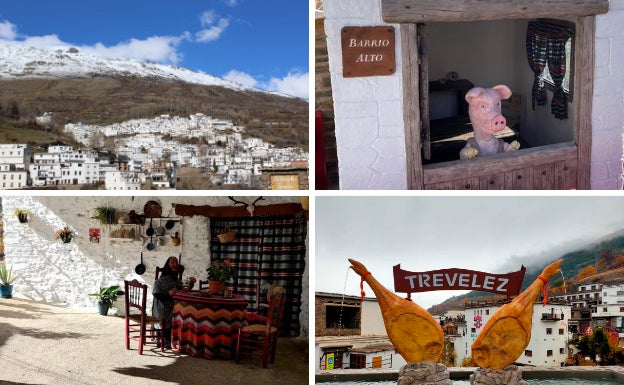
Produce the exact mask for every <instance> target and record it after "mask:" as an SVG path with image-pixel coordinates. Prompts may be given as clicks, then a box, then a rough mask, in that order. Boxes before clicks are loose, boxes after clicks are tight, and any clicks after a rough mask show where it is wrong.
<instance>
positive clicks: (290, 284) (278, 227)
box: [210, 217, 307, 336]
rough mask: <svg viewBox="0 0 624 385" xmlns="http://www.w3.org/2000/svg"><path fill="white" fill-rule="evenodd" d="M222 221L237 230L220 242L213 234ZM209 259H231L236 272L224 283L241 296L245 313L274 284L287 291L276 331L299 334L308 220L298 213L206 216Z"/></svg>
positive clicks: (220, 228)
mask: <svg viewBox="0 0 624 385" xmlns="http://www.w3.org/2000/svg"><path fill="white" fill-rule="evenodd" d="M227 226H229V227H230V229H231V230H234V231H236V232H237V237H236V240H235V241H234V242H231V243H226V244H222V243H220V242H219V240H218V238H217V234H219V233H220V232H222V231H223V230H224V229H225V228H226V227H227ZM210 227H211V246H210V251H211V260H212V261H222V260H224V259H227V258H229V259H230V260H232V261H233V264H234V267H235V269H236V271H237V276H236V278H235V279H234V280H233V282H228V283H227V286H226V287H227V288H228V289H231V290H233V291H234V292H235V293H237V294H240V295H243V296H244V297H245V298H246V299H247V301H248V302H249V307H248V310H249V311H250V312H257V311H258V303H263V302H266V293H267V289H268V287H269V286H270V285H271V284H278V285H281V286H283V287H284V289H285V290H286V302H285V305H284V312H283V315H282V324H281V327H280V334H281V335H287V336H298V335H299V331H300V326H301V325H300V324H299V313H300V312H301V294H302V290H303V273H304V270H305V255H306V246H305V239H306V233H307V222H306V221H305V219H304V218H300V217H262V218H249V219H247V218H232V219H220V218H214V219H211V224H210Z"/></svg>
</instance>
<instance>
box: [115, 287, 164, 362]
mask: <svg viewBox="0 0 624 385" xmlns="http://www.w3.org/2000/svg"><path fill="white" fill-rule="evenodd" d="M124 288H125V293H126V349H130V340H134V341H137V342H138V343H139V354H143V346H144V345H147V344H153V343H159V344H160V345H159V346H160V351H161V352H162V351H164V346H165V341H164V340H165V336H164V335H163V333H162V331H161V330H160V329H156V328H155V326H156V324H157V323H160V322H161V319H160V318H158V317H153V316H149V315H147V285H146V284H144V283H141V282H139V281H137V280H136V279H135V280H132V281H124ZM147 332H150V333H155V335H156V336H158V337H157V338H156V341H155V342H152V341H151V340H150V341H149V342H148V340H147V338H146V335H147Z"/></svg>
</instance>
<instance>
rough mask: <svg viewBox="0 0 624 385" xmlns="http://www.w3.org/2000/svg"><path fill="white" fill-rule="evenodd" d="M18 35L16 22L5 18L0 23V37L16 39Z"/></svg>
mask: <svg viewBox="0 0 624 385" xmlns="http://www.w3.org/2000/svg"><path fill="white" fill-rule="evenodd" d="M16 37H17V28H16V27H15V24H13V23H11V22H9V21H7V20H5V21H3V22H1V23H0V39H5V40H15V38H16Z"/></svg>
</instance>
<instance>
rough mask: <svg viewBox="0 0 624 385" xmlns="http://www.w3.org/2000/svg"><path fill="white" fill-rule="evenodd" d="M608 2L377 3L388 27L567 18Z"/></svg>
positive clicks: (592, 11) (453, 0)
mask: <svg viewBox="0 0 624 385" xmlns="http://www.w3.org/2000/svg"><path fill="white" fill-rule="evenodd" d="M608 10H609V1H608V0H437V1H414V0H381V15H382V18H383V20H384V21H385V22H388V23H424V22H432V21H436V22H437V21H474V20H493V19H528V18H542V17H543V18H547V17H551V18H557V19H561V18H571V17H580V16H592V15H597V14H601V13H607V11H608Z"/></svg>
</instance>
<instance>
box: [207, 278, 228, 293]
mask: <svg viewBox="0 0 624 385" xmlns="http://www.w3.org/2000/svg"><path fill="white" fill-rule="evenodd" d="M224 291H225V282H223V281H213V280H210V281H209V282H208V292H209V293H210V294H214V295H222V294H223V292H224Z"/></svg>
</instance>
